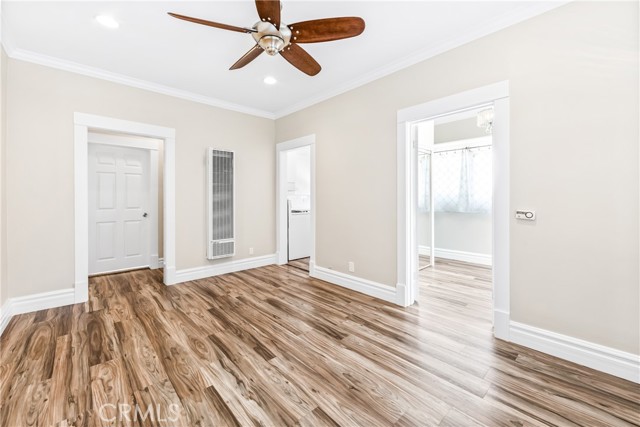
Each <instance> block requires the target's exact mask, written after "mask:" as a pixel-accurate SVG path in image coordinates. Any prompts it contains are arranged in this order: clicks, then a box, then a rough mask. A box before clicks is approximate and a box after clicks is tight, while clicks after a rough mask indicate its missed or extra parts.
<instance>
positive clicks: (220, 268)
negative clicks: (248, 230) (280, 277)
mask: <svg viewBox="0 0 640 427" xmlns="http://www.w3.org/2000/svg"><path fill="white" fill-rule="evenodd" d="M276 261H277V256H276V254H271V255H265V256H259V257H253V258H245V259H238V260H231V261H225V262H221V263H217V264H214V265H206V266H203V267H194V268H186V269H183V270H178V271H176V272H175V276H174V281H173V283H171V284H172V285H176V284H178V283H183V282H188V281H190V280H199V279H204V278H206V277H212V276H219V275H221V274H228V273H235V272H237V271H242V270H249V269H251V268H258V267H264V266H266V265H272V264H276Z"/></svg>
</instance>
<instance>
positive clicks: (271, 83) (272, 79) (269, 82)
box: [263, 76, 278, 85]
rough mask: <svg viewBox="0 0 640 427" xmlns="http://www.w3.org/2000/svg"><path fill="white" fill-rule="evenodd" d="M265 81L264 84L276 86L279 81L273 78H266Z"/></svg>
mask: <svg viewBox="0 0 640 427" xmlns="http://www.w3.org/2000/svg"><path fill="white" fill-rule="evenodd" d="M263 81H264V84H266V85H274V84H276V83H278V80H277V79H276V78H275V77H273V76H267V77H265V78H264V80H263Z"/></svg>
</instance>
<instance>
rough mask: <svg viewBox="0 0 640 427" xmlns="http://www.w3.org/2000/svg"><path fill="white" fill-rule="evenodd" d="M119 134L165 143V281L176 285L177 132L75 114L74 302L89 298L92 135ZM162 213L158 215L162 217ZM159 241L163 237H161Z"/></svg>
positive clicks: (163, 242)
mask: <svg viewBox="0 0 640 427" xmlns="http://www.w3.org/2000/svg"><path fill="white" fill-rule="evenodd" d="M90 132H94V133H96V132H97V133H100V132H102V133H116V134H124V135H134V136H139V137H147V138H153V139H158V140H160V141H162V147H163V154H164V158H163V161H162V175H163V177H162V189H163V193H162V201H159V204H161V205H162V224H163V229H162V238H161V239H162V254H163V259H164V262H163V263H162V267H163V280H164V283H165V284H167V285H172V284H175V283H176V247H175V246H176V233H175V230H176V214H175V213H176V211H175V191H176V186H175V129H172V128H165V127H160V126H156V125H149V124H145V123H139V122H131V121H127V120H121V119H114V118H111V117H104V116H97V115H92V114H84V113H75V114H74V144H73V147H74V253H75V263H74V293H75V296H74V299H75V302H76V303H81V302H85V301H87V300H88V298H89V279H88V277H89V210H88V206H89V177H88V173H89V158H88V157H89V133H90ZM159 215H160V214H158V216H159ZM159 239H160V237H159Z"/></svg>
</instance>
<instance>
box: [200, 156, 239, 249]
mask: <svg viewBox="0 0 640 427" xmlns="http://www.w3.org/2000/svg"><path fill="white" fill-rule="evenodd" d="M233 175H234V153H233V152H232V151H221V150H214V149H213V148H209V149H207V194H208V202H207V209H208V213H209V245H208V247H207V258H208V259H217V258H224V257H230V256H233V255H234V254H235V246H236V245H235V222H234V212H235V197H234V196H235V194H234V179H233Z"/></svg>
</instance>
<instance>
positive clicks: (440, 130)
mask: <svg viewBox="0 0 640 427" xmlns="http://www.w3.org/2000/svg"><path fill="white" fill-rule="evenodd" d="M483 136H487V133H486V132H485V131H484V129H482V128H479V127H478V125H477V123H476V118H475V117H471V118H468V119H463V120H456V121H454V122H448V123H439V124H436V125H435V126H434V128H433V139H434V141H433V142H434V143H436V144H440V143H443V142H452V141H459V140H461V139H471V138H480V137H483Z"/></svg>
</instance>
